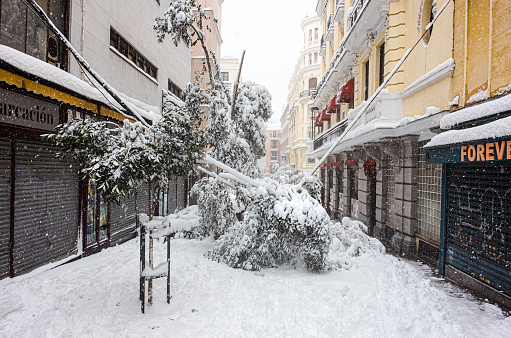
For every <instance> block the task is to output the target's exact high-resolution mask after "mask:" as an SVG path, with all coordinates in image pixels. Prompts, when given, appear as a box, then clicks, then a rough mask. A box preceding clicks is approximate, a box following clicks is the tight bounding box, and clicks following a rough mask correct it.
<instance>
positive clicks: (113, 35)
mask: <svg viewBox="0 0 511 338" xmlns="http://www.w3.org/2000/svg"><path fill="white" fill-rule="evenodd" d="M110 46H112V47H113V48H115V49H116V50H117V51H119V53H121V54H122V55H124V56H125V57H126V58H127V59H128V60H130V61H131V62H133V64H135V65H136V66H137V67H138V68H139V69H140V70H141V71H143V72H144V73H146V74H147V75H149V76H150V77H152V78H154V79H157V76H158V68H156V66H154V65H153V64H152V63H151V62H149V60H147V59H146V58H145V57H144V56H143V55H142V54H140V52H139V51H137V49H136V48H135V47H133V46H132V45H131V44H130V43H129V42H128V41H127V40H126V39H124V38H123V37H122V36H121V35H120V34H119V33H118V32H117V31H116V30H115V29H113V28H112V27H110ZM169 90H170V89H169Z"/></svg>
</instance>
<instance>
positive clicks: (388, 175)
mask: <svg viewBox="0 0 511 338" xmlns="http://www.w3.org/2000/svg"><path fill="white" fill-rule="evenodd" d="M384 163H385V164H386V166H387V167H386V168H385V170H384V172H383V174H384V175H385V184H386V186H385V195H386V200H387V202H386V206H385V208H386V211H387V216H386V217H385V221H386V222H387V223H392V210H393V208H394V203H393V202H394V199H395V197H396V175H395V172H394V160H393V159H392V157H390V156H388V155H385V158H384Z"/></svg>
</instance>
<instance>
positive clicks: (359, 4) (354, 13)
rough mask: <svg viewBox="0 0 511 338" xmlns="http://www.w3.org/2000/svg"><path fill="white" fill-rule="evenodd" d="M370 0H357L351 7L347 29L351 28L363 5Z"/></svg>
mask: <svg viewBox="0 0 511 338" xmlns="http://www.w3.org/2000/svg"><path fill="white" fill-rule="evenodd" d="M369 1H371V0H358V1H357V2H356V3H355V4H354V5H353V7H352V8H351V13H349V16H348V29H351V27H353V25H354V24H355V22H357V20H358V18H359V17H360V14H362V9H363V8H364V6H365V5H366V4H367V3H368V2H369Z"/></svg>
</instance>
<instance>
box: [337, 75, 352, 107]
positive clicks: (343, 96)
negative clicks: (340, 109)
mask: <svg viewBox="0 0 511 338" xmlns="http://www.w3.org/2000/svg"><path fill="white" fill-rule="evenodd" d="M354 97H355V78H353V79H351V80H349V81H348V82H346V83H345V84H343V85H342V86H341V88H340V89H339V92H338V93H337V102H338V103H349V102H350V100H351V99H353V98H354Z"/></svg>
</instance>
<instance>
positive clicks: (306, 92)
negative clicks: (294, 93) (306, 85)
mask: <svg viewBox="0 0 511 338" xmlns="http://www.w3.org/2000/svg"><path fill="white" fill-rule="evenodd" d="M310 91H311V90H310V89H306V90H302V91H301V92H300V100H301V99H303V98H306V97H309V96H310Z"/></svg>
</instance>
